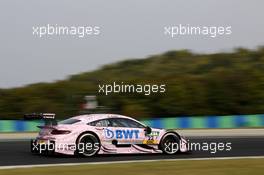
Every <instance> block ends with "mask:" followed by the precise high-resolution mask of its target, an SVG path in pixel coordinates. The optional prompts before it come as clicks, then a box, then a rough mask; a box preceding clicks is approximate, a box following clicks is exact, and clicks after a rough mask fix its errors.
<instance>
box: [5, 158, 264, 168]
mask: <svg viewBox="0 0 264 175" xmlns="http://www.w3.org/2000/svg"><path fill="white" fill-rule="evenodd" d="M261 158H264V156H243V157H206V158H186V159H154V160H128V161H109V162H86V163H58V164H37V165H17V166H0V170H3V169H15V168H39V167H57V166H77V165H101V164H118V163H120V164H123V163H144V162H158V161H188V160H234V159H261Z"/></svg>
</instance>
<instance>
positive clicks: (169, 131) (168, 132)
mask: <svg viewBox="0 0 264 175" xmlns="http://www.w3.org/2000/svg"><path fill="white" fill-rule="evenodd" d="M168 134H175V135H176V136H177V137H178V138H179V140H181V136H180V134H179V133H177V132H176V131H174V130H167V131H166V132H165V133H164V134H163V136H162V137H161V138H160V140H159V144H160V142H161V141H162V140H163V139H164V138H165V137H166V136H167V135H168Z"/></svg>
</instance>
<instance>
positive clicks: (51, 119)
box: [24, 113, 57, 126]
mask: <svg viewBox="0 0 264 175" xmlns="http://www.w3.org/2000/svg"><path fill="white" fill-rule="evenodd" d="M55 116H56V114H54V113H32V114H25V115H24V119H25V120H43V121H44V124H45V126H47V125H48V126H52V125H57V121H56V119H55Z"/></svg>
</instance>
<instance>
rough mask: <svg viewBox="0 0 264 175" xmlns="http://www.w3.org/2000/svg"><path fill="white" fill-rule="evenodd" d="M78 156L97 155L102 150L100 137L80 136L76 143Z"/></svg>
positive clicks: (87, 134)
mask: <svg viewBox="0 0 264 175" xmlns="http://www.w3.org/2000/svg"><path fill="white" fill-rule="evenodd" d="M76 144H77V145H76V146H77V154H78V155H82V156H85V157H91V156H94V155H96V154H97V153H98V152H99V150H100V141H99V139H98V137H96V136H95V135H94V134H91V133H84V134H82V135H80V136H79V137H78V139H77V142H76Z"/></svg>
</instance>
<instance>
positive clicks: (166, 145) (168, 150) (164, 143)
mask: <svg viewBox="0 0 264 175" xmlns="http://www.w3.org/2000/svg"><path fill="white" fill-rule="evenodd" d="M159 147H160V149H161V150H162V152H163V153H164V154H175V153H177V152H179V150H180V138H179V137H178V136H177V135H176V134H175V133H167V134H165V135H164V137H163V138H162V140H161V142H160V144H159Z"/></svg>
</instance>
